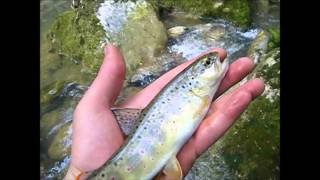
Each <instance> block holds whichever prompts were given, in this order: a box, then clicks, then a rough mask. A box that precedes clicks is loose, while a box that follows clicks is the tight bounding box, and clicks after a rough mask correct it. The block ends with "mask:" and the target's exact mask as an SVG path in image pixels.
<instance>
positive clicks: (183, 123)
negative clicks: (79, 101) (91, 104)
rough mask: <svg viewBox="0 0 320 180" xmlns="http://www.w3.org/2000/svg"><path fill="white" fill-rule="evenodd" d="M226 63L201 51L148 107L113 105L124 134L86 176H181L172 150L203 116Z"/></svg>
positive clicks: (114, 179) (117, 179) (116, 179)
mask: <svg viewBox="0 0 320 180" xmlns="http://www.w3.org/2000/svg"><path fill="white" fill-rule="evenodd" d="M228 67H229V64H228V62H227V61H223V62H221V61H220V58H219V55H218V53H217V52H206V53H203V54H202V55H200V56H199V57H198V58H197V59H196V60H194V62H192V63H191V64H190V65H189V66H188V67H186V68H185V69H184V70H183V71H181V72H180V73H179V74H178V75H177V76H176V77H174V78H173V79H172V80H171V81H170V82H169V83H168V84H167V85H166V86H165V87H164V88H163V89H162V90H161V91H160V92H159V93H158V94H157V96H156V97H155V98H154V99H153V100H152V101H151V102H150V103H149V104H148V106H147V107H146V108H144V109H142V110H141V109H140V110H139V109H125V108H122V109H121V108H119V109H117V108H114V109H112V112H113V113H114V115H115V117H116V119H117V120H118V123H119V125H120V127H121V129H122V130H123V131H124V132H125V134H126V135H128V137H127V139H126V141H125V142H124V144H123V145H122V146H121V147H120V149H119V150H118V151H117V152H116V153H115V154H114V155H113V156H112V157H111V158H110V160H108V161H107V162H106V163H105V164H104V165H102V167H101V168H99V169H97V170H96V171H95V172H93V173H92V174H91V175H90V176H89V178H88V179H99V180H123V179H125V180H136V179H139V180H140V179H143V180H144V179H146V180H148V179H171V180H175V179H177V180H178V179H182V178H183V174H182V170H181V167H180V164H179V162H178V160H177V159H176V155H177V153H178V152H179V151H180V149H181V148H182V146H183V145H184V144H185V143H186V142H187V141H188V139H189V138H190V137H191V136H192V135H193V133H194V132H195V131H196V129H197V128H198V126H199V124H200V123H201V121H202V120H203V119H204V117H205V116H206V114H207V112H208V110H209V107H210V105H211V102H212V100H213V97H214V96H215V94H216V92H217V90H218V87H219V86H220V84H221V81H222V79H223V78H224V76H225V74H226V72H227V71H228ZM161 174H162V175H161Z"/></svg>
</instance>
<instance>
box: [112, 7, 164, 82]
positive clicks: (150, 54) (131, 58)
mask: <svg viewBox="0 0 320 180" xmlns="http://www.w3.org/2000/svg"><path fill="white" fill-rule="evenodd" d="M115 41H116V42H118V43H119V47H120V49H121V51H122V53H123V56H124V59H125V62H126V72H127V77H131V75H132V74H133V73H134V72H135V71H136V70H137V69H138V68H139V67H142V66H148V65H152V64H155V63H156V57H157V56H159V55H160V54H161V53H162V52H163V50H164V49H165V46H166V42H167V34H166V29H165V27H164V25H163V24H162V22H161V21H159V19H158V17H157V14H156V12H155V10H154V9H153V7H152V6H151V5H150V4H149V3H147V2H143V3H139V4H138V5H137V7H136V8H135V9H134V10H133V11H132V12H131V13H129V15H128V20H127V22H126V23H125V25H124V27H123V29H122V31H121V32H120V33H119V36H117V37H115Z"/></svg>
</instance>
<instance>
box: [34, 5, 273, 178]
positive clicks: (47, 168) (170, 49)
mask: <svg viewBox="0 0 320 180" xmlns="http://www.w3.org/2000/svg"><path fill="white" fill-rule="evenodd" d="M40 5H41V6H40V7H41V96H43V97H45V98H44V99H46V98H53V99H51V100H48V101H44V102H43V103H42V107H41V119H40V125H41V136H40V143H41V147H40V148H41V153H40V159H41V162H40V170H41V179H62V177H63V174H64V173H65V170H66V168H67V166H68V163H69V162H70V146H71V139H70V137H71V134H72V132H71V128H70V125H71V122H72V113H73V110H74V108H75V106H76V105H77V103H78V102H79V100H80V99H81V97H82V95H83V93H84V92H85V90H86V89H87V88H88V86H89V85H90V83H91V81H92V80H93V78H94V77H93V76H91V75H88V74H86V73H84V72H83V71H82V68H81V64H80V63H79V62H78V61H77V60H76V59H72V58H70V57H68V56H65V55H64V54H63V53H61V52H59V51H57V50H56V49H54V47H51V43H50V42H49V41H48V39H47V38H45V36H46V32H47V30H48V29H49V28H50V25H51V24H52V22H53V21H54V19H55V18H57V16H58V15H59V14H60V13H61V12H64V11H65V10H69V9H70V5H71V1H70V0H41V1H40ZM135 5H136V4H135V3H131V2H128V3H119V2H113V1H106V2H104V3H103V4H101V5H100V8H99V9H98V11H97V17H98V19H99V20H100V23H101V24H102V26H103V27H104V29H105V30H106V32H107V33H108V38H110V36H118V35H119V32H121V29H122V28H123V24H125V23H126V21H127V19H126V17H127V14H128V13H130V11H131V10H132V9H134V8H135ZM258 5H259V4H254V3H253V6H258ZM276 8H277V7H273V8H271V10H270V11H272V12H275V13H271V14H272V15H270V16H268V17H266V16H264V15H263V12H253V14H254V13H256V14H257V15H256V16H255V17H256V18H255V23H254V26H253V27H251V28H248V29H240V28H237V27H235V26H234V25H232V24H231V23H230V22H227V21H225V20H222V19H201V18H197V17H193V16H190V15H189V14H186V13H184V12H180V11H174V12H170V13H166V14H164V15H162V16H161V21H162V22H163V23H164V26H165V28H166V29H169V28H172V27H175V26H184V27H185V28H186V30H185V31H184V32H183V33H181V34H180V35H179V36H177V37H169V38H168V42H167V45H166V47H165V49H164V50H163V52H162V53H161V54H160V55H158V56H156V57H155V58H156V59H157V61H156V62H157V63H154V64H148V65H145V66H140V67H139V68H138V69H137V70H136V71H135V72H133V74H132V76H131V77H129V79H127V83H126V85H125V87H124V89H123V91H122V92H121V95H120V97H119V98H118V100H119V101H121V100H123V99H124V98H126V97H127V96H129V95H130V94H133V93H135V92H137V91H138V90H140V89H142V88H143V87H145V86H146V85H148V84H149V83H150V82H152V81H153V80H155V79H156V78H158V77H159V76H160V75H162V74H163V73H165V72H166V71H168V70H169V69H171V68H173V67H175V66H177V65H179V64H181V63H183V62H185V61H187V60H188V59H190V58H192V57H194V56H196V55H198V54H199V53H201V52H203V51H205V50H207V49H208V48H210V47H221V48H224V49H226V51H227V53H228V57H227V60H228V61H229V62H232V61H233V60H235V59H236V58H238V57H241V56H246V55H247V52H248V49H249V47H250V44H251V43H252V42H253V41H254V40H255V39H256V37H257V35H258V34H259V33H260V32H261V31H262V29H261V28H262V27H266V26H279V21H278V19H279V17H278V10H277V9H276ZM265 13H267V14H268V13H269V11H268V12H265ZM109 40H110V39H107V40H106V41H109ZM102 41H103V40H102ZM204 156H205V158H206V159H208V160H209V161H213V162H215V164H212V163H208V161H207V162H200V163H198V164H197V167H194V168H193V170H192V172H191V173H190V174H189V175H188V176H187V177H186V179H199V177H201V173H200V174H199V173H197V171H199V169H200V170H202V172H204V171H207V172H208V173H210V174H219V176H216V178H213V179H234V178H235V177H233V176H231V175H230V173H229V171H230V170H229V168H228V166H227V165H225V163H224V161H223V160H222V159H221V157H219V156H218V155H217V156H212V155H210V154H205V155H204ZM195 174H197V175H195ZM202 177H205V176H204V175H203V176H202ZM217 177H219V178H217ZM204 179H205V178H204ZM210 179H212V178H210Z"/></svg>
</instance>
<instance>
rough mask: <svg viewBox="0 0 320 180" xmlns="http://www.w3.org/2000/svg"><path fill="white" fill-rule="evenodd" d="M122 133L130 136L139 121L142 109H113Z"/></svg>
mask: <svg viewBox="0 0 320 180" xmlns="http://www.w3.org/2000/svg"><path fill="white" fill-rule="evenodd" d="M111 111H112V113H113V114H114V116H115V118H116V119H117V121H118V124H119V126H120V128H121V130H122V132H123V133H124V134H125V135H126V136H128V135H129V134H130V132H131V130H132V129H133V127H134V126H135V124H136V122H137V120H138V119H139V116H140V113H141V111H142V109H129V108H112V109H111Z"/></svg>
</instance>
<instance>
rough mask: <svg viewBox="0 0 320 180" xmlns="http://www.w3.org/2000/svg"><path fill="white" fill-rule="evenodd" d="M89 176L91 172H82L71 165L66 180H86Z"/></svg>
mask: <svg viewBox="0 0 320 180" xmlns="http://www.w3.org/2000/svg"><path fill="white" fill-rule="evenodd" d="M89 175H90V174H89V172H85V171H82V170H80V169H79V168H77V167H75V166H74V165H73V164H70V166H69V169H68V172H67V174H66V176H65V177H64V180H85V179H87V178H88V176H89Z"/></svg>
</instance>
